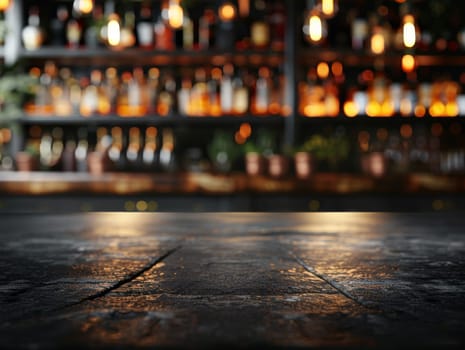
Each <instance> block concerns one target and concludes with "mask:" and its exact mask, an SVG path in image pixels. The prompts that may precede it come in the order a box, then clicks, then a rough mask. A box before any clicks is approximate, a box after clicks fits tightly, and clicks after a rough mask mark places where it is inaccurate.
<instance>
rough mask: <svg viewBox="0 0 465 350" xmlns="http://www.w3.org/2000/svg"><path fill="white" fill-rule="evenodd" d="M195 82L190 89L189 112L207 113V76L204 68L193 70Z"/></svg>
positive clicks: (200, 114) (194, 113) (203, 114)
mask: <svg viewBox="0 0 465 350" xmlns="http://www.w3.org/2000/svg"><path fill="white" fill-rule="evenodd" d="M194 79H195V82H194V85H193V86H192V90H191V95H190V97H191V99H190V100H191V102H190V106H191V112H192V115H193V116H205V115H207V114H208V109H209V108H208V107H209V96H208V87H207V76H206V72H205V69H204V68H197V69H196V70H195V78H194Z"/></svg>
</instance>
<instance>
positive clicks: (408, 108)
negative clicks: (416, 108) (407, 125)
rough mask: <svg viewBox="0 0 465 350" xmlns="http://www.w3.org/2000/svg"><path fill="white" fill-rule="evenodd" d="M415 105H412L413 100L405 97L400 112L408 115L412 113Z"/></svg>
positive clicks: (401, 102)
mask: <svg viewBox="0 0 465 350" xmlns="http://www.w3.org/2000/svg"><path fill="white" fill-rule="evenodd" d="M412 110H413V106H412V101H410V100H409V99H408V98H403V99H402V100H401V101H400V114H402V115H404V116H408V115H410V114H412Z"/></svg>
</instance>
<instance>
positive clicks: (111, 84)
mask: <svg viewBox="0 0 465 350" xmlns="http://www.w3.org/2000/svg"><path fill="white" fill-rule="evenodd" d="M119 85H120V82H119V77H118V72H117V70H116V68H115V67H108V68H107V69H106V70H105V77H104V79H103V83H102V89H103V91H104V95H105V96H107V99H108V102H109V105H110V113H116V105H117V100H118V91H119Z"/></svg>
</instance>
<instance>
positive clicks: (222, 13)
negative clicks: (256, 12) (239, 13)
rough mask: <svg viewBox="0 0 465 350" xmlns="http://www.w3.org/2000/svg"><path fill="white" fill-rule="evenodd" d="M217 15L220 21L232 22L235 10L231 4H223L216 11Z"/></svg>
mask: <svg viewBox="0 0 465 350" xmlns="http://www.w3.org/2000/svg"><path fill="white" fill-rule="evenodd" d="M218 15H219V17H220V19H221V20H222V21H225V22H227V21H232V20H233V19H234V18H235V17H236V8H235V7H234V5H233V4H232V3H230V2H225V3H223V4H222V5H221V6H220V8H219V9H218Z"/></svg>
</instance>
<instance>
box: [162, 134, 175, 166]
mask: <svg viewBox="0 0 465 350" xmlns="http://www.w3.org/2000/svg"><path fill="white" fill-rule="evenodd" d="M174 148H175V138H174V134H173V130H171V129H163V133H162V145H161V149H160V166H161V168H162V169H163V170H164V171H174V170H176V157H175V153H174Z"/></svg>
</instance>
